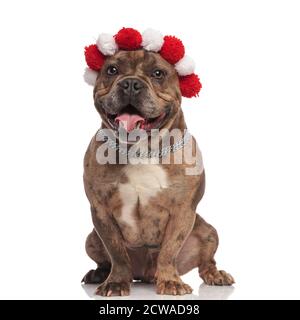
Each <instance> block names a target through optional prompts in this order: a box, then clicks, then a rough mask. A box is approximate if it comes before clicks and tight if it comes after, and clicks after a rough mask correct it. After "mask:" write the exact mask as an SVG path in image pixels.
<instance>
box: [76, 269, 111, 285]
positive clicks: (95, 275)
mask: <svg viewBox="0 0 300 320" xmlns="http://www.w3.org/2000/svg"><path fill="white" fill-rule="evenodd" d="M109 273H110V270H103V269H101V268H97V269H96V270H90V271H89V272H88V273H87V274H86V275H85V276H84V277H83V279H82V280H81V282H83V283H85V284H93V283H102V282H104V281H105V280H106V279H107V277H108V275H109Z"/></svg>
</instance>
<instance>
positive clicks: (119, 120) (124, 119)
mask: <svg viewBox="0 0 300 320" xmlns="http://www.w3.org/2000/svg"><path fill="white" fill-rule="evenodd" d="M167 116H168V112H163V113H161V114H160V115H159V116H157V117H155V118H145V117H144V116H143V115H142V114H141V113H140V112H139V111H138V110H137V109H136V108H135V107H134V106H132V105H131V104H129V105H127V106H126V107H125V108H123V109H122V110H121V112H120V113H119V114H109V113H106V117H107V120H108V123H109V125H110V126H111V127H112V128H113V129H114V130H119V129H120V128H124V129H125V130H126V131H127V132H131V131H133V130H135V129H142V130H146V131H150V130H152V129H159V128H160V127H161V126H162V125H163V124H164V122H165V120H166V118H167Z"/></svg>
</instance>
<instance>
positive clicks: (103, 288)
mask: <svg viewBox="0 0 300 320" xmlns="http://www.w3.org/2000/svg"><path fill="white" fill-rule="evenodd" d="M129 292H130V282H126V281H120V282H111V281H105V282H104V283H102V284H101V285H100V286H99V287H98V288H97V290H96V294H97V295H100V296H104V297H110V296H128V295H129Z"/></svg>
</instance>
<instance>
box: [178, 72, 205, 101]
mask: <svg viewBox="0 0 300 320" xmlns="http://www.w3.org/2000/svg"><path fill="white" fill-rule="evenodd" d="M179 86H180V91H181V94H182V96H183V97H186V98H192V97H196V96H198V93H199V91H200V90H201V88H202V84H201V82H200V80H199V77H198V76H197V75H196V74H195V73H192V74H189V75H188V76H184V77H179Z"/></svg>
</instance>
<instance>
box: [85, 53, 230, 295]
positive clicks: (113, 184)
mask: <svg viewBox="0 0 300 320" xmlns="http://www.w3.org/2000/svg"><path fill="white" fill-rule="evenodd" d="M93 95H94V104H95V107H96V109H97V111H98V113H99V114H100V116H101V119H102V125H101V128H102V129H110V130H112V131H113V132H115V133H116V132H117V130H118V127H119V126H121V125H122V126H123V127H125V129H126V130H127V131H130V130H129V129H128V127H127V128H126V121H125V120H129V125H130V126H131V127H134V128H136V126H137V125H140V124H141V123H142V124H143V126H144V128H147V126H148V128H151V129H154V128H155V129H158V130H159V132H161V131H163V129H164V130H169V131H170V130H172V129H178V130H180V131H181V132H183V131H184V130H185V129H186V123H185V120H184V116H183V112H182V109H181V92H180V86H179V80H178V75H177V73H176V70H175V68H174V66H173V65H171V64H170V63H168V62H167V61H166V60H165V59H163V58H162V57H161V55H160V54H158V53H155V52H149V51H146V50H144V49H138V50H133V51H126V50H119V51H118V52H116V53H115V54H113V55H111V56H109V57H108V58H107V59H106V60H105V62H104V65H103V67H102V68H101V70H100V72H99V74H98V77H97V80H96V83H95V87H94V93H93ZM127 126H128V123H127ZM131 129H132V128H131ZM146 140H147V139H146ZM104 143H105V141H99V139H97V135H95V136H94V137H93V139H92V140H91V142H90V145H89V147H88V149H87V152H86V154H85V158H84V187H85V192H86V195H87V198H88V200H89V202H90V206H91V214H92V220H93V225H94V229H93V231H92V232H91V233H90V234H89V236H88V237H87V240H86V252H87V254H88V256H89V257H90V258H91V259H92V260H94V261H95V262H96V264H97V268H96V269H95V270H90V271H89V272H88V273H87V274H86V275H85V276H84V278H83V282H84V283H96V284H99V287H98V288H97V291H96V294H98V295H102V296H114V295H117V296H126V295H129V293H130V284H131V282H132V281H133V280H139V281H142V282H145V283H155V285H156V292H157V293H158V294H167V295H184V294H190V293H191V292H192V289H191V287H190V286H189V285H188V284H186V283H184V282H183V281H182V280H181V278H180V276H181V275H183V274H185V273H187V272H189V271H190V270H192V269H194V268H198V271H199V275H200V277H201V278H202V279H203V281H204V282H205V283H206V284H208V285H232V284H233V283H234V279H233V277H232V276H231V275H230V274H229V273H227V272H225V271H222V270H221V271H219V270H218V269H217V268H216V262H215V260H214V255H215V252H216V250H217V247H218V235H217V232H216V230H215V229H214V228H213V227H212V226H211V225H210V224H208V223H207V222H206V221H205V220H204V219H203V218H201V217H200V216H199V215H198V214H197V213H196V207H197V204H198V203H199V201H200V200H201V198H202V196H203V194H204V189H205V172H204V169H203V164H202V161H201V154H200V156H199V157H198V160H199V159H200V161H198V164H197V166H198V174H196V175H187V174H186V169H187V168H188V167H191V164H187V163H185V162H183V163H181V164H175V163H174V157H175V154H176V152H179V150H178V151H175V152H172V153H170V154H169V156H170V163H167V164H161V163H159V164H152V163H147V164H144V163H139V164H130V163H128V164H121V163H118V161H117V163H116V164H109V163H105V164H99V161H97V150H98V149H99V147H101V146H102V145H103V144H104ZM190 144H191V148H192V149H193V154H195V152H196V151H198V152H199V153H200V151H199V149H198V146H197V143H196V141H195V138H194V137H191V140H190ZM133 145H134V143H133ZM185 148H186V146H183V149H185ZM181 151H182V150H181Z"/></svg>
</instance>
